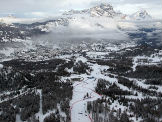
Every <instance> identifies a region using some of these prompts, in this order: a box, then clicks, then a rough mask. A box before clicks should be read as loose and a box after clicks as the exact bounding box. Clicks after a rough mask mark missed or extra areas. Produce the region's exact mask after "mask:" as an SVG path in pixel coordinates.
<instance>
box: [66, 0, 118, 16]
mask: <svg viewBox="0 0 162 122" xmlns="http://www.w3.org/2000/svg"><path fill="white" fill-rule="evenodd" d="M74 14H88V15H90V16H93V17H95V16H105V17H114V16H116V15H117V13H116V12H115V11H114V9H113V7H112V6H111V5H110V4H103V3H102V4H100V5H98V6H95V7H92V8H90V9H84V10H81V11H78V10H70V11H68V12H65V13H64V14H63V15H74Z"/></svg>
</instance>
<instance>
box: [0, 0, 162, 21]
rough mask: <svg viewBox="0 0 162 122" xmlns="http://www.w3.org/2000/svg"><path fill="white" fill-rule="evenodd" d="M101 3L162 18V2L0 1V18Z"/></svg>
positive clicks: (47, 13)
mask: <svg viewBox="0 0 162 122" xmlns="http://www.w3.org/2000/svg"><path fill="white" fill-rule="evenodd" d="M101 2H107V3H111V4H112V5H113V6H114V9H115V10H117V11H121V12H123V13H126V14H132V13H134V12H136V11H137V10H139V9H146V10H147V11H148V12H149V13H150V14H151V15H152V16H153V17H156V18H162V0H0V16H5V15H7V14H15V15H16V16H19V17H47V16H53V15H57V14H58V13H60V12H62V11H64V10H70V9H84V8H88V7H92V6H93V5H96V4H99V3H101Z"/></svg>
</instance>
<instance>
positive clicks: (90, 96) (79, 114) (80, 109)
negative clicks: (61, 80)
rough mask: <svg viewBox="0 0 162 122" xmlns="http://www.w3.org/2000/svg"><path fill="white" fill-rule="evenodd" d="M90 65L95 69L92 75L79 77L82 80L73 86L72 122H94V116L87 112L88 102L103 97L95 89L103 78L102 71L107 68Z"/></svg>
mask: <svg viewBox="0 0 162 122" xmlns="http://www.w3.org/2000/svg"><path fill="white" fill-rule="evenodd" d="M90 65H91V68H92V69H93V71H92V72H91V74H90V75H86V74H83V75H79V77H81V78H82V80H81V81H78V82H75V83H74V84H73V98H72V100H71V103H70V112H71V113H70V114H71V122H93V119H92V116H91V115H90V114H89V113H88V112H87V102H88V101H94V100H97V99H98V98H101V97H102V96H101V95H100V94H98V93H96V92H95V87H96V85H97V81H98V79H99V78H103V75H102V74H101V71H103V69H107V67H102V66H100V65H97V64H90ZM75 76H76V75H75Z"/></svg>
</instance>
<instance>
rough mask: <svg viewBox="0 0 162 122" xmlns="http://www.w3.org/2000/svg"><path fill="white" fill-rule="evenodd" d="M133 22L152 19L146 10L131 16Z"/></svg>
mask: <svg viewBox="0 0 162 122" xmlns="http://www.w3.org/2000/svg"><path fill="white" fill-rule="evenodd" d="M130 18H131V19H133V20H151V19H152V17H151V16H150V15H149V13H148V12H147V11H146V10H139V11H137V12H136V13H134V14H132V15H131V16H130Z"/></svg>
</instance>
